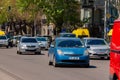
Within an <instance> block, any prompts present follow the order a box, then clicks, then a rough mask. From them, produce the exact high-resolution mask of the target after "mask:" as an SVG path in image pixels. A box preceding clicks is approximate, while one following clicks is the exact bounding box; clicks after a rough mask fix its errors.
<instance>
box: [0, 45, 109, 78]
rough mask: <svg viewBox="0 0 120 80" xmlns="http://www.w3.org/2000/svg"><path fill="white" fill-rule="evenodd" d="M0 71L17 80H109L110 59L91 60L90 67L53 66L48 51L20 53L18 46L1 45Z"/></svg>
mask: <svg viewBox="0 0 120 80" xmlns="http://www.w3.org/2000/svg"><path fill="white" fill-rule="evenodd" d="M0 71H2V72H4V73H5V74H7V75H10V76H11V77H13V78H15V80H109V60H99V59H97V60H96V59H94V60H90V67H89V68H83V67H57V68H55V67H53V66H49V65H48V56H47V51H42V54H41V55H34V54H24V55H18V54H17V52H16V47H13V48H8V49H6V48H2V47H0Z"/></svg>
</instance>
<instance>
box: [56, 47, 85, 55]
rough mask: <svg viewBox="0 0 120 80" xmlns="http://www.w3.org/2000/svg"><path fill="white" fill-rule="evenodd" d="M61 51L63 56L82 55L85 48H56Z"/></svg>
mask: <svg viewBox="0 0 120 80" xmlns="http://www.w3.org/2000/svg"><path fill="white" fill-rule="evenodd" d="M57 50H61V51H62V52H63V53H64V54H84V52H85V50H86V48H84V47H83V48H57Z"/></svg>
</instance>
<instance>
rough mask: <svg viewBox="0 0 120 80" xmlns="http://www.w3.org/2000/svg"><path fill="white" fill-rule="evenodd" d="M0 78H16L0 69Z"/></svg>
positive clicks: (13, 79) (2, 79)
mask: <svg viewBox="0 0 120 80" xmlns="http://www.w3.org/2000/svg"><path fill="white" fill-rule="evenodd" d="M0 80H16V79H15V78H13V77H11V76H10V75H8V74H6V73H4V72H2V71H1V70H0Z"/></svg>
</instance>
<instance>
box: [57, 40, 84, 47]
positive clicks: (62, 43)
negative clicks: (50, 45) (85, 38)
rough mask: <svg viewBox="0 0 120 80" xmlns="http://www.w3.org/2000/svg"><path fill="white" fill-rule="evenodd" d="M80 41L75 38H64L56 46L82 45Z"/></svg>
mask: <svg viewBox="0 0 120 80" xmlns="http://www.w3.org/2000/svg"><path fill="white" fill-rule="evenodd" d="M82 46H83V45H82V43H81V42H80V41H77V40H64V41H60V42H59V43H58V47H82Z"/></svg>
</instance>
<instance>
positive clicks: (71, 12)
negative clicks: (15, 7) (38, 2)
mask: <svg viewBox="0 0 120 80" xmlns="http://www.w3.org/2000/svg"><path fill="white" fill-rule="evenodd" d="M47 4H48V5H46V6H45V8H44V12H45V14H46V15H47V18H48V21H49V22H54V23H55V24H56V25H57V27H58V28H59V29H60V28H62V26H66V27H67V28H69V27H70V26H71V25H72V26H74V25H76V24H78V23H80V12H79V7H80V4H79V3H78V1H76V0H48V2H47Z"/></svg>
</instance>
